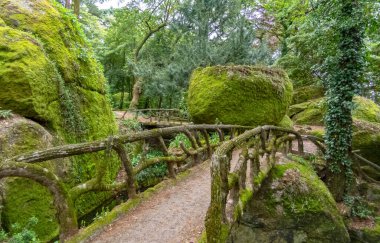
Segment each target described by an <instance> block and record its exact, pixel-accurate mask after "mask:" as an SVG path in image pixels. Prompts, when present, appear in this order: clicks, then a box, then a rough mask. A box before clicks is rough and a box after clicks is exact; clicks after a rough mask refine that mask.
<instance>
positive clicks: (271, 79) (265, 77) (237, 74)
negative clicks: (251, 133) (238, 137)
mask: <svg viewBox="0 0 380 243" xmlns="http://www.w3.org/2000/svg"><path fill="white" fill-rule="evenodd" d="M292 92H293V87H292V83H291V81H290V80H289V78H288V77H287V75H286V73H285V72H283V71H282V70H278V69H271V68H264V67H253V66H215V67H206V68H199V69H196V70H195V71H194V72H193V74H192V77H191V80H190V87H189V96H188V107H189V112H190V115H191V116H192V118H193V120H194V122H195V123H215V122H222V123H224V124H238V125H250V126H257V125H263V124H273V125H276V124H278V123H279V122H280V121H281V119H282V118H283V117H284V115H285V114H286V112H287V110H288V107H289V105H290V103H291V99H292Z"/></svg>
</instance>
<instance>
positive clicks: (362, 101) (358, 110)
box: [289, 96, 380, 125]
mask: <svg viewBox="0 0 380 243" xmlns="http://www.w3.org/2000/svg"><path fill="white" fill-rule="evenodd" d="M326 108H327V107H326V101H325V99H324V98H318V99H314V100H309V101H306V102H303V103H300V104H296V105H292V106H290V109H289V116H290V117H291V118H292V120H293V121H294V122H295V123H296V124H307V125H323V119H324V118H323V117H324V115H325V113H326ZM352 117H353V118H354V119H359V120H364V121H368V122H378V123H380V107H379V106H378V105H376V104H375V102H373V101H371V100H369V99H367V98H364V97H361V96H355V97H354V108H353V111H352Z"/></svg>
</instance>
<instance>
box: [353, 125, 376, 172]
mask: <svg viewBox="0 0 380 243" xmlns="http://www.w3.org/2000/svg"><path fill="white" fill-rule="evenodd" d="M352 136H353V139H352V147H353V149H354V150H360V152H359V154H360V155H362V156H363V157H365V158H366V159H368V160H370V161H372V162H374V163H376V164H378V165H380V123H375V122H368V121H364V120H358V119H355V120H354V132H353V135H352ZM376 172H377V174H378V176H380V172H379V171H375V173H376Z"/></svg>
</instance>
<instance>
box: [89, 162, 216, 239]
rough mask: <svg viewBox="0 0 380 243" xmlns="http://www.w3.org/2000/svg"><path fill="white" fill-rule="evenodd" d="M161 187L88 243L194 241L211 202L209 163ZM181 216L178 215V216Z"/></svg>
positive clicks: (200, 231)
mask: <svg viewBox="0 0 380 243" xmlns="http://www.w3.org/2000/svg"><path fill="white" fill-rule="evenodd" d="M190 173H191V175H189V176H188V177H187V178H185V179H183V180H179V181H178V182H177V183H176V184H175V185H173V186H170V187H167V188H164V189H163V190H162V191H160V192H159V193H157V194H155V195H153V196H152V197H151V198H149V199H148V200H147V201H144V202H143V203H141V204H140V205H139V206H138V207H137V208H135V209H134V210H132V211H131V212H129V213H127V214H125V215H123V216H122V217H121V218H119V219H118V220H117V221H115V222H114V223H113V224H111V225H109V226H107V227H106V228H105V229H104V231H102V232H101V233H100V234H98V235H97V236H96V237H94V238H93V239H90V240H88V241H87V242H99V243H100V242H101V243H104V242H112V243H116V242H131V243H132V242H133V243H143V242H149V243H158V242H165V243H184V242H196V241H197V239H199V237H200V235H201V233H202V231H203V229H204V218H205V215H206V212H207V208H208V206H209V203H210V164H209V162H208V161H206V162H204V163H203V164H201V165H199V166H197V167H194V168H193V169H192V171H191V172H190ZM179 215H180V216H179Z"/></svg>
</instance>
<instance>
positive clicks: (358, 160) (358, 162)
mask: <svg viewBox="0 0 380 243" xmlns="http://www.w3.org/2000/svg"><path fill="white" fill-rule="evenodd" d="M303 138H304V139H307V140H309V141H311V142H312V143H314V145H315V146H317V147H318V149H319V150H320V151H321V152H322V153H323V154H324V153H325V152H326V147H325V144H324V141H323V139H322V138H319V137H315V136H311V135H306V136H303ZM350 157H351V159H352V161H353V162H354V163H353V164H354V166H353V169H354V172H355V173H356V175H357V176H359V177H361V178H363V179H364V180H366V181H369V182H372V183H376V184H380V181H378V180H377V179H376V178H372V177H371V176H370V175H368V174H367V173H366V172H364V171H363V170H362V169H361V166H363V165H366V166H369V167H371V168H372V169H374V170H375V171H378V172H379V173H380V166H379V165H378V164H376V163H374V162H372V161H369V160H368V159H366V158H364V157H363V156H361V155H360V150H354V151H351V153H350Z"/></svg>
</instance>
